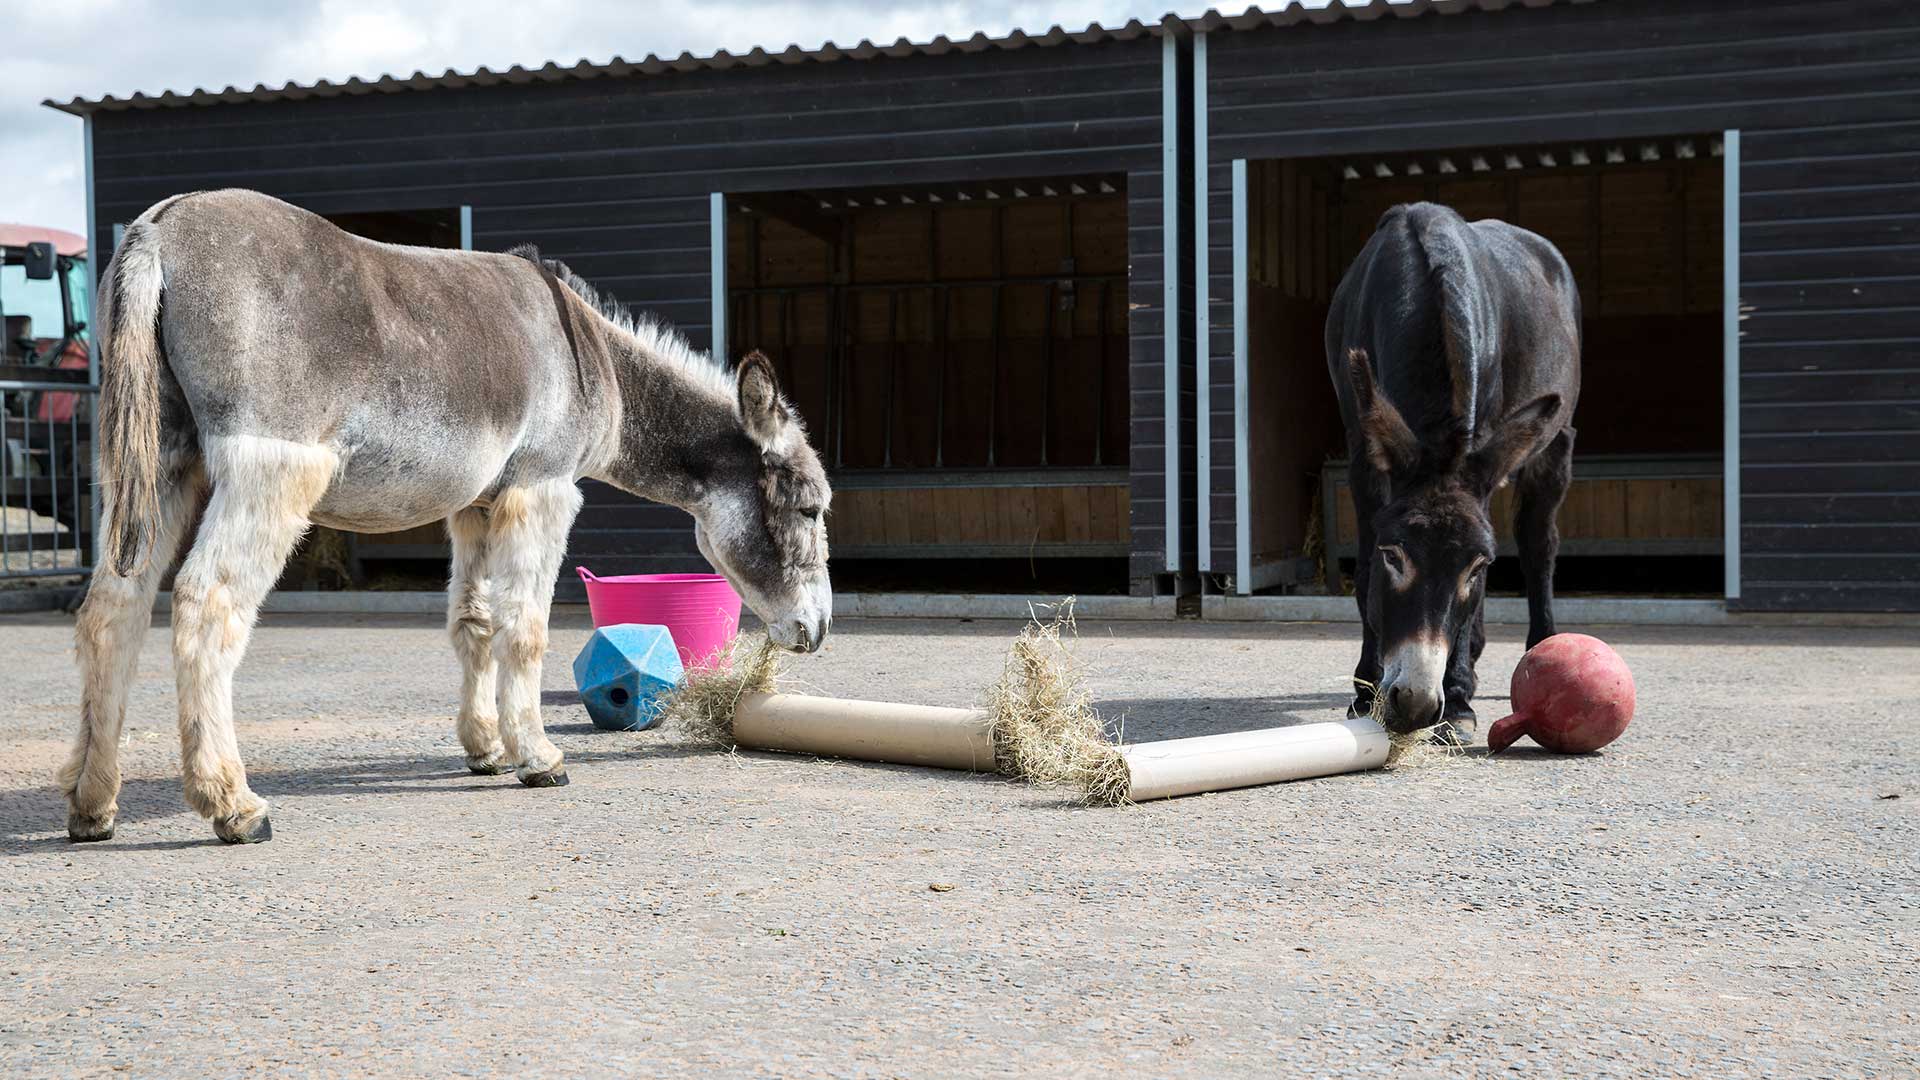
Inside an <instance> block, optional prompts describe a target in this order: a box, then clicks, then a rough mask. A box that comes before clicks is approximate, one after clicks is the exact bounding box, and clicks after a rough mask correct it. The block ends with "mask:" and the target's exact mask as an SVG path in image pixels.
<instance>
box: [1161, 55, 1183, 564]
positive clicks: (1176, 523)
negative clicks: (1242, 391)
mask: <svg viewBox="0 0 1920 1080" xmlns="http://www.w3.org/2000/svg"><path fill="white" fill-rule="evenodd" d="M1160 276H1161V279H1162V284H1161V288H1160V309H1161V319H1160V337H1161V343H1162V352H1161V367H1162V369H1163V371H1162V375H1163V378H1162V389H1161V394H1162V396H1161V409H1160V411H1161V416H1162V417H1163V423H1162V425H1161V440H1162V441H1163V442H1164V443H1165V459H1164V462H1165V464H1164V467H1165V470H1166V484H1165V495H1166V508H1165V525H1166V548H1167V569H1168V570H1169V571H1171V572H1173V573H1178V572H1179V570H1180V43H1179V42H1178V41H1176V40H1175V39H1174V36H1173V35H1172V34H1168V35H1167V36H1166V37H1164V38H1162V39H1161V40H1160Z"/></svg>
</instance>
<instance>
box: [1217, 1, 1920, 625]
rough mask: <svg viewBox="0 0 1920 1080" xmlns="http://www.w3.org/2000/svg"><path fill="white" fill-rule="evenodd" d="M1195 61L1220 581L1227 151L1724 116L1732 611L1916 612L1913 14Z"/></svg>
mask: <svg viewBox="0 0 1920 1080" xmlns="http://www.w3.org/2000/svg"><path fill="white" fill-rule="evenodd" d="M1207 59H1208V86H1207V87H1206V93H1207V102H1208V125H1209V145H1208V146H1207V147H1206V150H1205V152H1206V153H1207V155H1208V170H1207V171H1208V177H1209V179H1208V185H1207V186H1208V190H1207V191H1206V192H1205V194H1204V197H1206V198H1207V199H1208V208H1209V213H1208V220H1209V230H1208V236H1207V237H1206V240H1205V242H1206V243H1207V244H1208V248H1209V260H1210V263H1209V266H1210V280H1209V282H1208V283H1207V297H1208V301H1209V309H1208V310H1209V312H1210V319H1211V334H1210V340H1209V341H1208V342H1207V343H1205V344H1206V348H1207V349H1208V353H1209V361H1210V365H1211V367H1210V371H1211V379H1210V382H1211V385H1210V386H1209V387H1208V388H1207V397H1206V402H1205V404H1206V407H1207V408H1208V409H1209V410H1210V420H1211V424H1212V432H1213V447H1212V454H1213V457H1212V461H1213V469H1212V477H1211V484H1212V492H1213V499H1212V501H1211V504H1210V513H1211V524H1210V529H1209V536H1210V540H1211V548H1212V550H1211V561H1212V565H1213V567H1214V569H1215V570H1216V571H1219V570H1223V569H1226V570H1230V569H1231V568H1232V567H1233V565H1234V556H1235V550H1234V540H1235V524H1236V523H1235V518H1234V514H1235V500H1234V483H1235V477H1234V465H1233V463H1234V455H1233V450H1234V442H1233V435H1234V416H1233V326H1234V323H1233V315H1234V312H1233V310H1232V299H1233V276H1232V274H1233V247H1232V235H1233V234H1232V229H1233V222H1232V202H1231V176H1230V169H1231V163H1232V162H1233V160H1234V159H1236V158H1248V159H1272V158H1321V157H1326V156H1329V155H1342V154H1354V155H1359V154H1391V153H1406V152H1412V151H1417V150H1434V149H1444V148H1454V147H1473V146H1489V145H1512V146H1524V145H1529V144H1542V143H1563V144H1564V143H1568V142H1574V141H1589V142H1591V143H1594V144H1597V145H1603V144H1606V143H1608V142H1610V141H1628V140H1632V139H1635V138H1656V137H1667V136H1681V135H1694V134H1700V133H1705V132H1718V131H1721V130H1723V129H1727V128H1738V129H1740V130H1741V132H1742V162H1741V201H1740V207H1739V212H1740V221H1741V235H1740V278H1741V287H1742V298H1741V299H1742V328H1743V329H1742V345H1741V370H1740V382H1739V395H1740V400H1739V415H1740V420H1741V436H1740V451H1741V470H1740V491H1741V503H1740V505H1741V534H1740V544H1741V549H1742V563H1741V566H1742V582H1741V590H1740V593H1741V594H1740V597H1739V599H1738V600H1737V602H1735V604H1736V606H1738V607H1740V608H1743V609H1750V610H1899V611H1913V610H1920V544H1916V543H1915V540H1916V537H1920V393H1916V391H1920V374H1916V373H1920V304H1916V302H1915V300H1914V297H1915V296H1916V295H1920V5H1916V4H1913V3H1910V2H1908V0H1710V2H1698V3H1686V4H1676V3H1671V2H1668V0H1606V2H1604V3H1594V4H1584V5H1577V6H1563V5H1555V6H1549V7H1545V8H1540V9H1524V8H1522V7H1520V6H1519V5H1514V6H1512V7H1510V8H1508V9H1507V10H1506V11H1503V12H1485V11H1468V12H1464V13H1460V14H1457V15H1449V16H1446V17H1439V16H1433V15H1428V16H1421V17H1417V18H1397V19H1380V20H1377V21H1374V22H1352V21H1340V22H1332V23H1329V24H1327V25H1297V26H1291V27H1284V28H1262V29H1250V30H1243V31H1228V30H1224V29H1221V30H1215V31H1214V32H1212V33H1209V34H1208V42H1207ZM1602 242H1603V243H1604V242H1606V238H1605V237H1603V238H1602ZM1601 254H1602V256H1604V252H1602V253H1601ZM1703 269H1704V267H1703ZM1689 272H1691V271H1689ZM1715 419H1716V423H1717V420H1718V418H1717V417H1716V418H1715ZM1577 420H1578V418H1577V417H1576V422H1577ZM1256 421H1257V418H1256Z"/></svg>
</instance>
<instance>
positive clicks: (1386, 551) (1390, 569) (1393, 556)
mask: <svg viewBox="0 0 1920 1080" xmlns="http://www.w3.org/2000/svg"><path fill="white" fill-rule="evenodd" d="M1380 562H1381V564H1382V565H1383V566H1385V567H1386V568H1387V573H1389V574H1392V575H1393V576H1394V578H1395V580H1401V581H1404V580H1405V579H1407V578H1408V577H1410V576H1412V568H1411V567H1410V566H1409V565H1408V564H1407V553H1406V550H1405V549H1404V548H1402V547H1401V546H1400V545H1398V544H1386V545H1383V546H1382V547H1381V548H1380Z"/></svg>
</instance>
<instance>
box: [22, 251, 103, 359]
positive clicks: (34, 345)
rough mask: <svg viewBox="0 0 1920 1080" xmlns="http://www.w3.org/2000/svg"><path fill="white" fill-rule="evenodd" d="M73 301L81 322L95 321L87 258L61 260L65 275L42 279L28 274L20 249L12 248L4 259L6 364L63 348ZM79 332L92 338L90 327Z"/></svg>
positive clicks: (59, 274)
mask: <svg viewBox="0 0 1920 1080" xmlns="http://www.w3.org/2000/svg"><path fill="white" fill-rule="evenodd" d="M63 286H64V288H63ZM63 294H64V295H63ZM68 303H71V304H72V305H73V311H72V318H73V320H74V321H75V322H78V323H85V322H88V321H89V320H88V314H89V313H88V311H87V264H86V260H84V259H61V260H60V272H59V273H57V274H56V275H55V276H54V277H52V278H50V279H47V280H43V281H36V280H33V279H31V278H29V277H27V269H26V266H25V265H24V264H23V263H22V262H21V260H20V258H19V253H18V252H16V251H9V252H8V253H7V258H6V261H5V262H4V263H0V325H3V326H4V341H0V353H3V354H4V356H5V359H4V361H0V362H3V363H9V364H19V363H26V362H28V361H29V360H30V359H31V358H32V357H33V356H34V355H35V354H36V353H44V352H47V351H48V350H50V349H53V348H55V347H57V346H58V344H59V342H60V339H61V338H62V337H63V336H65V334H66V330H67V326H68V314H67V304H68ZM79 336H80V337H81V338H82V339H87V338H89V337H90V335H89V334H88V333H86V332H85V331H82V332H81V334H80V335H79Z"/></svg>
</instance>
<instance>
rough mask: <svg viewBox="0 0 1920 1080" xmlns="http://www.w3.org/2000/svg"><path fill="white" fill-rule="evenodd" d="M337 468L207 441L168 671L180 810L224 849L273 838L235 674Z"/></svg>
mask: <svg viewBox="0 0 1920 1080" xmlns="http://www.w3.org/2000/svg"><path fill="white" fill-rule="evenodd" d="M338 460H339V459H338V458H337V457H336V456H335V455H334V454H333V452H332V451H330V450H327V449H325V448H324V447H319V446H306V445H301V444H299V443H291V442H285V441H283V440H280V439H267V438H259V437H254V436H233V437H223V438H214V439H209V440H207V472H208V475H209V478H210V479H211V480H212V483H213V497H212V498H211V499H210V500H208V502H207V510H206V514H205V516H204V517H202V519H201V522H200V532H199V535H198V536H197V537H195V539H194V542H193V550H192V551H191V552H190V553H189V554H188V555H187V559H186V562H185V563H184V564H182V566H181V568H180V574H179V576H178V577H176V578H175V579H174V584H173V663H174V680H175V685H176V687H177V689H178V694H179V704H180V765H181V772H182V779H183V781H184V783H185V787H186V796H187V804H188V805H189V806H191V807H193V808H194V809H195V810H197V811H199V812H200V814H201V815H202V816H204V817H208V818H212V819H213V831H214V833H215V834H216V835H218V836H219V837H220V839H222V840H225V841H226V842H228V843H230V844H244V843H252V842H256V841H260V840H266V839H268V838H269V837H271V836H272V835H273V829H272V828H271V826H270V825H269V824H268V822H267V803H266V800H264V799H262V798H260V797H259V796H258V795H255V794H254V793H253V791H252V790H251V789H250V788H248V787H247V773H246V767H245V766H244V765H243V764H242V763H241V761H240V747H239V744H238V743H237V742H236V741H235V739H234V734H233V672H234V669H235V668H236V667H238V666H239V664H240V657H241V655H242V654H243V653H244V652H245V651H246V648H247V639H248V637H249V636H251V634H252V633H253V623H254V619H255V617H256V616H257V615H258V614H259V611H260V602H261V600H263V599H265V597H266V595H267V590H268V589H271V588H272V587H273V583H274V581H275V580H277V579H278V578H279V576H280V572H281V570H282V569H284V568H285V566H286V562H287V556H288V555H290V554H292V553H293V547H294V545H295V544H296V543H298V542H299V540H300V536H301V534H302V533H304V532H306V529H307V521H308V515H309V514H310V513H311V512H312V510H313V507H314V506H315V504H317V503H318V502H319V501H320V497H321V496H322V495H323V494H325V492H326V490H327V485H328V483H329V482H331V481H332V479H333V475H334V469H335V467H336V466H337V464H338Z"/></svg>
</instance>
